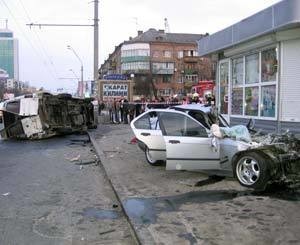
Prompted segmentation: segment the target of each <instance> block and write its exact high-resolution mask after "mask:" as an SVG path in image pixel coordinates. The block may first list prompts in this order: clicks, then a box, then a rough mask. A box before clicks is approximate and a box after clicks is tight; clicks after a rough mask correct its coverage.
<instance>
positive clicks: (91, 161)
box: [75, 159, 97, 165]
mask: <svg viewBox="0 0 300 245" xmlns="http://www.w3.org/2000/svg"><path fill="white" fill-rule="evenodd" d="M93 163H97V161H96V160H95V159H93V160H86V161H82V160H81V161H79V162H76V163H75V164H76V165H89V164H93Z"/></svg>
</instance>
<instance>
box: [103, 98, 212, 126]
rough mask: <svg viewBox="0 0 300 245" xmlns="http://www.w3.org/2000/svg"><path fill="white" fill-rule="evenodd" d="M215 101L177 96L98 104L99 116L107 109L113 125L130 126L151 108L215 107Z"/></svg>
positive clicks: (110, 101) (116, 100)
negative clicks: (199, 105) (203, 105)
mask: <svg viewBox="0 0 300 245" xmlns="http://www.w3.org/2000/svg"><path fill="white" fill-rule="evenodd" d="M214 102H215V99H214V97H213V96H206V97H205V98H204V99H203V98H199V97H197V96H185V97H183V98H182V99H179V98H178V97H177V96H172V97H170V98H167V99H165V98H163V97H161V98H159V99H153V100H150V99H144V98H142V99H139V100H135V101H134V102H129V101H128V100H127V98H126V97H123V98H120V99H117V98H111V99H109V100H107V101H105V102H100V103H99V104H98V108H99V115H100V114H101V112H102V111H103V110H104V109H105V110H106V111H108V115H109V120H110V122H111V123H124V124H128V123H129V122H131V121H132V120H133V119H134V118H135V117H137V116H139V115H140V114H141V113H143V112H144V111H147V110H148V109H151V108H168V107H170V106H173V105H178V104H191V103H197V104H206V105H208V106H211V105H213V104H214Z"/></svg>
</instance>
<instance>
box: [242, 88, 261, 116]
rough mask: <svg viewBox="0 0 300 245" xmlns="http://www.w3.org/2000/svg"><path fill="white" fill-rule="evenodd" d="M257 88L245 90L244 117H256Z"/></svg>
mask: <svg viewBox="0 0 300 245" xmlns="http://www.w3.org/2000/svg"><path fill="white" fill-rule="evenodd" d="M258 90H259V89H258V86H255V87H248V88H246V89H245V115H246V116H258V101H259V93H258Z"/></svg>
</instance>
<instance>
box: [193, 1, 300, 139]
mask: <svg viewBox="0 0 300 245" xmlns="http://www.w3.org/2000/svg"><path fill="white" fill-rule="evenodd" d="M198 51H199V54H200V55H203V56H209V57H212V58H213V59H214V60H215V61H216V62H217V63H218V66H217V73H216V77H217V79H216V81H217V105H218V109H219V111H220V113H221V114H222V115H223V116H225V117H227V119H228V120H229V121H230V123H231V124H232V125H234V124H246V123H247V122H248V121H249V119H250V118H253V119H254V120H255V124H256V127H257V128H262V129H263V130H265V131H269V132H283V131H286V130H290V131H293V132H297V133H300V97H299V94H300V62H299V57H300V1H297V0H284V1H281V2H279V3H277V4H275V5H273V6H271V7H269V8H267V9H265V10H263V11H261V12H258V13H256V14H254V15H253V16H250V17H248V18H246V19H244V20H243V21H241V22H238V23H236V24H234V25H232V26H230V27H228V28H226V29H224V30H221V31H219V32H217V33H215V34H212V35H210V36H207V37H205V38H203V39H200V40H199V41H198Z"/></svg>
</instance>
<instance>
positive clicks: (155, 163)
mask: <svg viewBox="0 0 300 245" xmlns="http://www.w3.org/2000/svg"><path fill="white" fill-rule="evenodd" d="M145 156H146V160H147V162H148V163H149V164H150V165H151V166H159V165H161V161H159V160H154V159H153V158H152V156H151V154H150V152H149V148H148V147H147V146H146V148H145Z"/></svg>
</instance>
